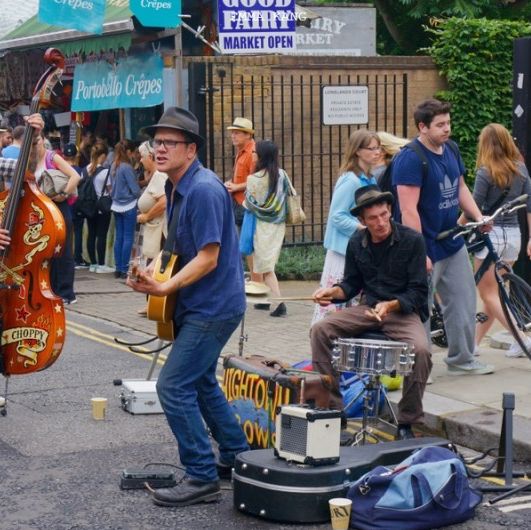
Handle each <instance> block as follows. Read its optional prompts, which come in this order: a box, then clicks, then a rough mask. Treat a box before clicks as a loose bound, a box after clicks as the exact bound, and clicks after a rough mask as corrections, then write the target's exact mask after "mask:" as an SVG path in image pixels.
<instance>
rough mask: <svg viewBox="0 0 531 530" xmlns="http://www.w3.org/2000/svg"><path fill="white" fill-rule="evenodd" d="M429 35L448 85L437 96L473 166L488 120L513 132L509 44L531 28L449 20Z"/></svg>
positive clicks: (509, 23)
mask: <svg viewBox="0 0 531 530" xmlns="http://www.w3.org/2000/svg"><path fill="white" fill-rule="evenodd" d="M428 32H430V33H431V34H432V35H433V37H434V41H433V44H432V46H431V47H430V48H429V49H428V52H429V54H430V55H431V56H432V57H433V60H434V61H435V63H436V65H437V66H438V68H439V70H440V72H441V74H443V75H444V76H445V77H446V79H447V81H448V87H449V88H448V90H446V91H444V92H441V93H440V94H438V96H439V97H441V99H444V100H445V101H449V102H450V103H451V104H452V134H453V137H454V138H455V139H456V140H457V141H458V142H459V145H460V147H461V150H462V152H463V158H464V159H465V163H466V165H467V167H469V168H473V167H474V165H475V153H476V143H477V137H478V134H479V131H480V130H481V129H482V128H483V127H484V126H485V125H487V124H488V123H491V122H497V123H501V124H503V125H505V126H506V127H507V128H508V129H509V130H510V129H511V119H512V81H513V41H514V39H516V38H519V37H528V36H531V24H530V23H524V22H521V21H510V20H487V19H485V18H481V19H463V18H450V19H446V20H440V21H438V23H437V25H436V26H435V27H432V28H431V29H428Z"/></svg>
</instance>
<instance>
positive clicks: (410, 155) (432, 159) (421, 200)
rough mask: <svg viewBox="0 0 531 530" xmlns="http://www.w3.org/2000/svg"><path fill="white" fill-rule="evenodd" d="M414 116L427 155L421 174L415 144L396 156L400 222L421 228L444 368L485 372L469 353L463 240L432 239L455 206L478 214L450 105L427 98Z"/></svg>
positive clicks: (469, 292)
mask: <svg viewBox="0 0 531 530" xmlns="http://www.w3.org/2000/svg"><path fill="white" fill-rule="evenodd" d="M414 118H415V124H416V125H417V128H418V130H419V136H418V138H416V139H415V140H414V142H416V143H417V148H419V149H420V150H421V152H422V153H423V154H424V156H425V161H426V164H427V172H426V175H424V165H423V164H424V163H423V161H422V160H421V159H420V157H419V155H417V153H416V152H415V150H414V149H402V151H400V153H398V154H397V155H396V158H395V160H394V162H393V172H392V179H393V185H394V186H396V191H397V195H398V201H399V207H400V212H401V215H402V223H403V224H405V225H406V226H409V227H410V228H413V229H414V230H417V231H418V232H421V233H422V234H423V236H424V240H425V242H426V249H427V254H428V258H427V260H426V267H427V269H428V272H431V282H432V286H433V289H434V290H436V291H437V294H438V296H439V297H440V300H441V307H442V312H443V318H444V324H445V328H446V335H447V338H448V355H447V358H446V359H445V362H446V364H447V367H448V373H449V374H450V375H482V374H489V373H492V372H493V371H494V367H493V366H491V365H488V364H484V363H481V362H479V361H478V360H477V359H474V357H473V353H474V334H475V317H476V285H475V282H474V277H473V274H472V268H471V266H470V262H469V259H468V253H467V251H466V248H465V244H464V240H463V238H462V237H458V238H455V239H453V238H449V239H445V240H442V241H438V240H437V239H436V237H437V235H438V234H439V233H440V232H442V231H444V230H447V229H449V228H452V227H453V226H455V224H456V222H457V217H458V214H459V207H461V209H462V210H463V211H464V212H465V213H466V214H467V215H468V216H469V217H470V218H471V219H474V220H476V221H479V220H481V219H482V214H481V211H480V209H479V208H478V207H477V205H476V203H475V202H474V199H473V198H472V194H471V193H470V191H469V189H468V188H467V186H466V183H465V179H464V176H463V175H464V173H465V168H464V164H463V160H462V159H461V156H460V155H459V151H458V148H457V145H455V143H451V144H450V143H449V142H452V140H450V131H451V127H450V105H449V104H448V103H443V102H441V101H438V100H436V99H428V100H426V101H423V102H422V103H420V104H419V105H418V106H417V108H416V109H415V113H414ZM431 299H432V295H431V293H430V302H431ZM430 307H431V304H430Z"/></svg>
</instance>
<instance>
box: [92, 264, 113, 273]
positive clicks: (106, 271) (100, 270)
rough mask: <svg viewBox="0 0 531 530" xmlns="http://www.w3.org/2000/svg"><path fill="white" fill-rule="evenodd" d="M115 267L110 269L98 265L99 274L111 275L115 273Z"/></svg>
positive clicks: (97, 271)
mask: <svg viewBox="0 0 531 530" xmlns="http://www.w3.org/2000/svg"><path fill="white" fill-rule="evenodd" d="M114 271H115V268H114V267H108V266H107V265H98V268H97V269H96V273H97V274H110V273H111V272H114Z"/></svg>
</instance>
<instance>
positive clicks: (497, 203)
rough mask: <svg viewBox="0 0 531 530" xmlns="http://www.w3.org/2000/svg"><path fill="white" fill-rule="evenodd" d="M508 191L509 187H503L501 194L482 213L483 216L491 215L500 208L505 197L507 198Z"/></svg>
mask: <svg viewBox="0 0 531 530" xmlns="http://www.w3.org/2000/svg"><path fill="white" fill-rule="evenodd" d="M510 191H511V186H507V187H505V188H504V190H503V192H502V194H501V195H500V196H499V197H498V198H497V199H496V200H495V201H494V203H493V205H492V206H491V207H490V208H489V209H488V210H487V211H486V212H483V214H484V215H492V214H493V213H494V212H495V211H496V210H497V209H498V208H499V207H500V206H501V204H502V202H503V201H504V200H505V197H507V195H508V194H509V192H510Z"/></svg>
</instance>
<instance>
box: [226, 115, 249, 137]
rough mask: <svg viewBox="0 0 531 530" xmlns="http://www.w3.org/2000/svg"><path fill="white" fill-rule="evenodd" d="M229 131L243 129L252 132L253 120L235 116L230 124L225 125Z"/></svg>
mask: <svg viewBox="0 0 531 530" xmlns="http://www.w3.org/2000/svg"><path fill="white" fill-rule="evenodd" d="M227 129H228V130H229V131H243V132H247V133H249V134H254V129H253V122H252V121H251V120H248V119H247V118H235V120H234V121H233V122H232V125H229V126H228V127H227Z"/></svg>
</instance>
